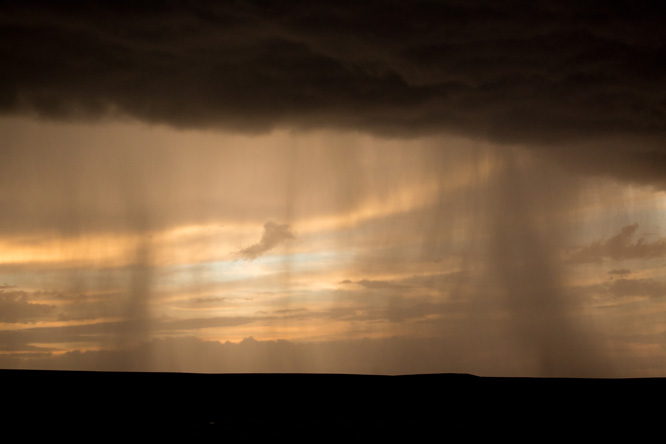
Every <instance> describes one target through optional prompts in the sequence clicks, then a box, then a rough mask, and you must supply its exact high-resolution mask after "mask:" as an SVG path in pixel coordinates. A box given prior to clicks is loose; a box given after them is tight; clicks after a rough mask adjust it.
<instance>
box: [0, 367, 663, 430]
mask: <svg viewBox="0 0 666 444" xmlns="http://www.w3.org/2000/svg"><path fill="white" fill-rule="evenodd" d="M0 374H1V376H2V381H3V387H4V390H3V391H4V396H3V398H4V403H3V404H4V406H5V409H6V413H5V421H6V425H7V426H9V427H10V428H11V427H17V428H21V429H27V430H30V429H36V428H40V427H57V429H59V430H65V429H66V430H70V431H72V430H78V427H79V426H94V427H96V428H98V429H99V430H123V429H124V428H125V427H127V428H133V427H137V426H138V427H142V428H143V427H148V428H150V429H154V430H159V431H168V430H171V429H173V428H178V427H182V426H206V428H207V429H208V430H209V431H214V432H215V433H217V432H219V433H223V434H224V433H230V432H232V431H233V432H240V433H242V434H243V435H245V436H247V437H252V436H269V435H270V436H287V437H295V436H304V437H308V436H310V437H311V438H312V439H313V440H315V441H321V440H326V439H329V438H330V439H345V438H353V437H355V436H356V437H358V436H365V437H386V438H390V437H392V436H401V437H424V438H427V437H432V436H433V435H432V434H433V433H436V434H437V435H436V436H437V437H438V439H439V438H443V437H453V436H458V437H459V438H460V437H461V436H465V437H466V439H467V438H473V437H490V436H497V437H499V436H507V435H516V436H517V435H526V436H530V435H531V434H533V433H539V434H540V435H538V436H537V435H534V437H535V438H538V437H539V436H540V437H543V438H546V437H553V436H560V437H572V436H575V435H579V434H581V433H588V434H593V435H595V436H598V435H599V434H601V435H606V436H613V435H614V434H615V433H620V432H625V433H626V432H629V433H631V434H632V436H634V434H635V433H637V434H640V433H644V432H646V433H647V432H648V431H650V430H658V427H659V424H660V423H661V413H660V412H661V409H660V407H659V404H658V402H659V400H661V399H663V395H664V393H666V391H665V387H666V383H665V380H664V379H661V378H653V379H558V378H494V377H478V376H473V375H467V374H429V375H402V376H372V375H335V374H186V373H131V372H126V373H125V372H78V371H34V370H2V371H0ZM454 432H455V433H454ZM460 433H463V434H464V435H459V434H460ZM635 436H638V435H635Z"/></svg>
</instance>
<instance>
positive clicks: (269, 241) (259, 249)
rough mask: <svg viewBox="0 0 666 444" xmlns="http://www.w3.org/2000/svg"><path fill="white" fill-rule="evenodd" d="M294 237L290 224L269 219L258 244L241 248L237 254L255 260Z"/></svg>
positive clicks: (242, 257)
mask: <svg viewBox="0 0 666 444" xmlns="http://www.w3.org/2000/svg"><path fill="white" fill-rule="evenodd" d="M293 238H294V235H293V234H292V232H291V231H290V228H289V225H287V224H278V223H276V222H273V221H268V222H266V223H265V224H264V234H263V235H262V236H261V240H260V241H259V242H257V243H256V244H253V245H250V246H249V247H246V248H243V249H241V250H240V251H238V252H236V255H237V256H238V257H239V258H241V259H246V260H253V259H256V258H258V257H259V256H261V255H262V254H264V253H266V252H267V251H269V250H271V249H272V248H274V247H276V246H277V245H278V244H280V243H282V242H283V241H285V240H287V239H293Z"/></svg>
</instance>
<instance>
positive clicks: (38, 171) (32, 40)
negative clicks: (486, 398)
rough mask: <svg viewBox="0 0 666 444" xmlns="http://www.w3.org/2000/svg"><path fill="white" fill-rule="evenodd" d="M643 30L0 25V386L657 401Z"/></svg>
mask: <svg viewBox="0 0 666 444" xmlns="http://www.w3.org/2000/svg"><path fill="white" fill-rule="evenodd" d="M665 20H666V6H663V5H662V4H660V3H659V2H650V1H640V0H638V1H631V2H629V1H626V2H625V1H615V2H605V3H598V2H586V1H576V2H552V1H550V2H546V1H530V2H522V1H507V2H499V3H498V2H491V1H489V0H486V1H483V0H482V1H471V2H470V1H464V2H463V1H453V0H451V1H421V0H417V1H409V2H398V1H381V2H380V1H373V0H370V1H365V2H351V1H350V2H347V1H326V0H315V1H303V2H300V1H294V2H272V1H250V0H246V1H235V2H213V1H205V0H201V1H193V2H180V1H175V0H174V1H170V2H151V1H145V2H139V3H137V2H129V1H127V2H125V1H114V2H105V1H99V2H94V3H89V4H84V5H82V4H76V3H74V2H73V3H72V4H69V3H67V2H57V3H54V2H39V1H34V2H33V1H26V2H0V36H1V38H0V42H2V43H0V57H1V58H2V60H3V63H2V66H1V67H0V141H1V143H0V206H1V208H2V210H1V211H0V368H29V369H76V370H110V371H127V370H133V371H169V372H171V371H177V372H206V373H224V372H241V373H255V372H280V373H281V372H295V373H312V372H314V373H364V374H414V373H445V372H455V373H472V374H477V375H483V376H539V377H551V376H556V377H663V376H666V268H665V267H666V27H664V26H663V24H664V23H665Z"/></svg>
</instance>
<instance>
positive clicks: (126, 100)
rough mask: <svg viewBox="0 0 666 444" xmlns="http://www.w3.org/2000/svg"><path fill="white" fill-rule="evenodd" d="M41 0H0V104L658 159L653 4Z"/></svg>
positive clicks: (662, 43)
mask: <svg viewBox="0 0 666 444" xmlns="http://www.w3.org/2000/svg"><path fill="white" fill-rule="evenodd" d="M53 5H55V4H54V3H52V2H44V3H40V2H30V3H29V4H25V3H22V2H21V3H16V2H13V3H9V4H4V5H2V6H0V8H1V10H0V17H2V19H0V36H2V41H3V42H6V43H5V44H3V45H2V46H0V56H1V57H2V60H3V65H2V68H0V109H1V110H2V111H3V112H4V113H12V114H14V113H25V112H29V113H36V114H38V115H40V116H44V117H48V118H58V119H69V118H85V119H89V118H93V119H94V118H99V117H102V116H106V115H109V114H122V115H130V116H133V117H136V118H139V119H141V120H144V121H148V122H156V123H165V124H168V125H172V126H176V127H218V128H229V129H235V130H244V131H265V130H269V129H271V128H273V127H276V126H289V127H301V128H308V127H322V126H326V127H342V128H353V129H361V130H364V131H370V132H374V133H375V134H380V135H413V134H423V133H424V132H429V133H432V132H442V131H446V132H456V133H460V134H463V135H467V136H473V137H482V138H489V139H491V140H493V141H496V142H510V143H528V144H531V145H542V146H545V145H551V144H553V143H555V144H559V143H562V142H574V141H581V140H586V139H594V138H597V137H605V138H607V139H606V140H608V141H609V145H608V146H598V145H597V146H595V147H594V148H590V147H588V148H587V149H586V150H585V152H584V153H582V154H581V153H578V152H573V151H571V152H570V151H569V150H562V149H558V150H552V151H551V152H552V154H556V155H560V156H565V160H566V159H568V158H570V157H572V158H573V159H574V160H575V163H577V164H581V163H582V164H584V165H585V168H588V169H593V170H597V171H599V172H605V173H608V172H610V173H612V174H617V175H624V176H625V177H627V178H630V179H634V180H656V179H657V178H658V177H659V174H663V172H664V170H665V169H666V168H665V166H666V152H665V151H664V146H665V144H664V141H665V137H664V136H665V135H666V123H665V122H666V118H665V117H666V113H665V111H666V82H665V80H666V62H665V60H666V27H664V26H663V23H664V22H665V19H666V7H664V6H663V5H662V4H659V3H658V2H648V1H632V2H613V3H612V4H611V3H604V4H603V5H602V4H599V3H598V2H570V4H569V3H567V2H565V3H558V4H557V5H552V4H551V3H550V2H527V3H522V2H501V3H498V2H490V1H486V2H484V1H481V2H457V1H442V2H425V1H415V2H375V1H368V2H346V1H343V2H340V1H315V2H284V3H275V4H273V3H271V2H269V3H266V2H262V3H261V4H260V3H259V2H253V1H244V2H236V3H234V4H230V3H222V4H218V3H216V2H207V1H198V2H188V3H187V4H181V3H179V2H169V3H168V4H162V3H159V4H145V2H142V3H141V4H136V3H130V2H109V3H108V5H105V4H104V2H96V3H95V4H93V5H78V6H76V7H66V6H62V4H61V3H58V5H61V6H53ZM618 136H622V137H621V140H622V142H621V143H619V144H616V145H611V144H610V141H611V140H614V141H617V140H618V139H617V137H618ZM636 143H640V144H641V145H640V146H639V147H637V146H636ZM627 144H631V146H627ZM646 171H649V174H648V177H647V179H646V178H645V176H646Z"/></svg>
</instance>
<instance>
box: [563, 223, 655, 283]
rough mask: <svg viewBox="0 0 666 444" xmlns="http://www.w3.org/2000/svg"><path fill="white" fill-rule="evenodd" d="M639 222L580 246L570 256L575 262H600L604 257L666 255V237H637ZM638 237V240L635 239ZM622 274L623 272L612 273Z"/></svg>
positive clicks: (642, 257)
mask: <svg viewBox="0 0 666 444" xmlns="http://www.w3.org/2000/svg"><path fill="white" fill-rule="evenodd" d="M637 231H638V224H637V223H634V224H632V225H626V226H624V227H622V229H621V230H620V232H619V233H617V234H616V235H614V236H612V237H610V238H608V239H604V240H600V241H596V242H593V243H592V244H590V245H587V246H585V247H582V248H579V249H578V250H576V251H575V252H574V253H573V254H572V255H571V257H570V259H571V260H572V261H574V262H600V261H602V260H604V259H611V260H619V259H651V258H656V257H662V256H666V239H664V238H659V239H656V240H654V241H647V240H645V239H644V238H642V237H639V238H637V239H636V233H637ZM634 239H636V240H634ZM611 274H621V273H611Z"/></svg>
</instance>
